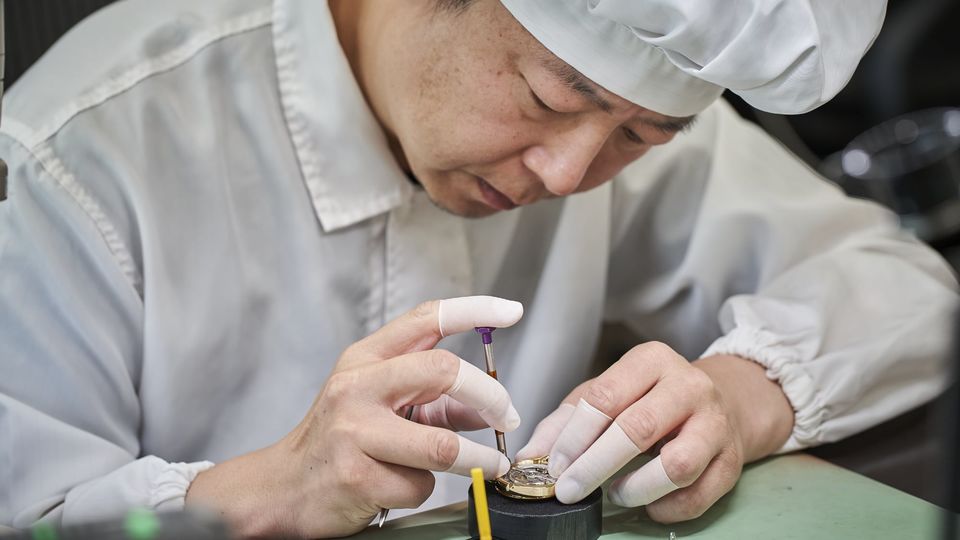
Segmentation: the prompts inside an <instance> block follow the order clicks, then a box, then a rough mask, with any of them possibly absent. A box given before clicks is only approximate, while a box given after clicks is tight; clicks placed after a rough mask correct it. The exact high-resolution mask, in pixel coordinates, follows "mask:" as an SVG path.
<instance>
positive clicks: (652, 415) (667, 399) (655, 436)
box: [617, 380, 703, 452]
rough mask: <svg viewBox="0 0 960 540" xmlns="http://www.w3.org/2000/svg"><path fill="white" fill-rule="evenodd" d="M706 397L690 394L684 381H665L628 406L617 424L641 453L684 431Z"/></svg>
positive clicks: (618, 418)
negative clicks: (684, 426)
mask: <svg viewBox="0 0 960 540" xmlns="http://www.w3.org/2000/svg"><path fill="white" fill-rule="evenodd" d="M702 399H703V398H702V396H701V395H699V394H697V393H695V392H689V391H687V385H686V384H685V383H684V382H683V381H667V380H665V381H663V382H662V383H661V384H658V385H657V386H655V387H654V388H653V389H652V390H650V391H649V392H647V394H646V395H645V396H643V397H642V398H640V399H639V400H638V401H637V402H636V403H634V404H633V405H630V406H629V407H627V409H626V410H624V411H623V412H622V413H620V416H618V417H617V423H618V424H620V427H621V428H622V429H623V431H624V432H625V433H626V434H627V436H628V437H630V439H631V440H632V441H633V443H634V444H635V445H636V446H637V448H639V449H640V451H641V452H646V451H647V450H648V449H649V448H650V447H651V446H653V445H654V444H656V443H657V441H659V440H660V439H663V438H664V437H666V436H667V435H669V434H670V433H671V432H672V431H674V430H676V429H678V428H681V430H682V426H683V425H684V423H685V422H686V421H687V420H688V419H689V418H691V417H692V416H693V415H694V413H695V412H696V410H697V407H698V406H700V405H701V403H700V402H701V400H702Z"/></svg>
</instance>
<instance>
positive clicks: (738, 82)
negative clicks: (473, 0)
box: [500, 0, 887, 116]
mask: <svg viewBox="0 0 960 540" xmlns="http://www.w3.org/2000/svg"><path fill="white" fill-rule="evenodd" d="M500 1H501V3H503V5H504V6H505V7H506V8H507V9H508V10H509V11H510V12H511V13H512V14H513V16H514V17H515V18H516V19H517V20H518V21H519V22H520V24H522V25H523V26H524V27H525V28H526V29H527V31H529V32H530V33H531V34H533V36H534V37H536V38H537V39H538V40H539V41H540V42H541V43H542V44H543V45H544V46H545V47H546V48H547V49H549V50H550V51H551V52H553V53H554V54H555V55H557V56H558V57H559V58H560V59H561V60H563V61H565V62H567V63H568V64H570V65H571V66H573V67H574V68H576V69H577V70H578V71H580V72H581V73H583V74H584V75H586V76H587V77H589V78H590V79H592V80H593V81H594V82H596V83H597V84H599V85H601V86H603V87H604V88H606V89H607V90H609V91H611V92H613V93H615V94H617V95H619V96H621V97H623V98H625V99H628V100H630V101H632V102H634V103H636V104H638V105H641V106H643V107H646V108H648V109H651V110H653V111H656V112H659V113H663V114H668V115H673V116H688V115H692V114H696V113H698V112H700V111H702V110H703V109H705V108H706V107H707V106H708V105H709V104H710V103H711V102H713V100H715V99H716V98H717V97H718V96H719V95H720V93H721V92H722V91H723V89H724V88H729V89H730V90H732V91H733V92H735V93H736V94H738V95H739V96H740V97H742V98H743V99H744V100H745V101H747V103H749V104H751V105H753V106H754V107H756V108H758V109H763V110H766V111H769V112H774V113H784V114H795V113H803V112H807V111H809V110H812V109H815V108H816V107H818V106H820V105H822V104H823V103H826V102H827V101H829V100H830V99H831V98H832V97H833V96H835V95H836V94H837V92H839V91H840V90H841V89H842V88H843V87H844V86H845V85H846V84H847V82H848V81H849V80H850V77H851V76H852V75H853V71H854V69H856V67H857V64H858V63H859V61H860V58H861V57H862V56H863V54H864V53H865V52H866V51H867V49H868V48H869V47H870V45H871V44H872V43H873V40H874V39H875V38H876V36H877V33H879V31H880V25H881V24H882V23H883V17H884V13H885V11H886V3H887V2H886V0H500Z"/></svg>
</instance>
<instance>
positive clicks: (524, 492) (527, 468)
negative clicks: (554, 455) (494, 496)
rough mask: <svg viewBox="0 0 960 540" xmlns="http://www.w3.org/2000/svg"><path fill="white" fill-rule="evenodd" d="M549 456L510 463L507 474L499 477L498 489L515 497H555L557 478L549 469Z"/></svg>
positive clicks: (531, 498) (532, 498)
mask: <svg viewBox="0 0 960 540" xmlns="http://www.w3.org/2000/svg"><path fill="white" fill-rule="evenodd" d="M549 459H550V458H549V457H547V456H544V457H540V458H534V459H524V460H521V461H518V462H516V463H514V464H512V465H510V470H509V471H507V474H505V475H503V476H501V477H499V478H497V479H496V480H495V484H496V486H497V491H499V492H500V493H501V494H503V495H505V496H507V497H510V498H513V499H525V500H539V499H549V498H550V497H553V494H554V491H553V488H554V486H555V485H556V483H557V479H556V478H554V477H552V476H550V473H549V472H548V471H547V465H548V464H549Z"/></svg>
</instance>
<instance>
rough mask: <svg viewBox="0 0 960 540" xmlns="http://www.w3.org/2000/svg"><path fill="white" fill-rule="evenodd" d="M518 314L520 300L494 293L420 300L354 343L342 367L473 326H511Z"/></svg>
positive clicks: (428, 344) (430, 343)
mask: <svg viewBox="0 0 960 540" xmlns="http://www.w3.org/2000/svg"><path fill="white" fill-rule="evenodd" d="M522 316H523V304H521V303H520V302H514V301H512V300H505V299H503V298H497V297H495V296H465V297H461V298H449V299H446V300H433V301H430V302H424V303H422V304H420V305H419V306H417V307H416V308H414V309H412V310H410V311H408V312H406V313H404V314H403V315H401V316H399V317H397V318H396V319H394V320H392V321H390V322H389V323H387V324H386V325H384V326H383V327H382V328H380V329H379V330H377V331H376V332H374V333H372V334H370V335H369V336H367V337H365V338H363V339H362V340H360V341H358V342H357V343H355V344H354V345H353V346H351V347H350V348H349V349H348V351H347V352H348V353H349V354H344V358H343V359H342V361H343V362H345V363H346V364H347V365H346V367H352V366H356V365H361V364H365V363H369V362H372V361H377V360H384V359H387V358H392V357H394V356H399V355H402V354H407V353H411V352H416V351H425V350H427V349H432V348H433V347H435V346H436V345H437V343H438V342H439V341H440V340H441V339H442V338H443V337H445V336H450V335H453V334H456V333H459V332H465V331H467V330H473V328H474V327H476V326H491V327H495V328H504V327H507V326H513V325H514V324H516V322H517V321H519V320H520V317H522Z"/></svg>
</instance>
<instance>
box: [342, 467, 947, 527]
mask: <svg viewBox="0 0 960 540" xmlns="http://www.w3.org/2000/svg"><path fill="white" fill-rule="evenodd" d="M639 464H640V462H634V463H631V465H630V466H628V467H627V468H628V469H629V468H633V467H636V466H638V465H639ZM604 487H606V486H604ZM603 507H604V512H603V536H601V538H604V539H610V540H613V539H622V540H626V539H639V538H656V539H659V540H665V539H667V538H669V536H670V532H671V531H672V532H674V533H676V536H677V538H678V539H684V538H709V539H710V540H722V539H737V540H741V539H744V538H757V539H762V540H772V539H789V538H796V539H803V540H808V539H812V538H844V539H847V538H869V539H873V540H882V539H885V538H890V539H896V540H907V539H911V540H912V539H935V538H939V537H938V536H937V535H938V534H939V533H940V524H941V519H942V517H943V516H942V513H941V512H942V511H941V510H940V509H939V508H938V507H937V506H934V505H932V504H930V503H927V502H926V501H923V500H922V499H918V498H916V497H914V496H912V495H908V494H906V493H903V492H901V491H897V490H896V489H893V488H891V487H889V486H885V485H883V484H881V483H879V482H875V481H873V480H870V479H869V478H866V477H864V476H860V475H859V474H856V473H853V472H850V471H848V470H846V469H842V468H840V467H836V466H834V465H831V464H829V463H827V462H825V461H823V460H820V459H818V458H815V457H812V456H809V455H806V454H794V455H788V456H780V457H776V458H771V459H767V460H764V461H761V462H758V463H755V464H752V465H749V466H747V467H746V468H745V469H744V472H743V476H742V477H741V478H740V482H739V483H738V484H737V487H736V488H734V490H733V491H732V492H730V493H728V494H727V495H726V496H724V497H723V498H722V499H720V500H719V501H718V502H717V503H716V504H715V505H714V506H713V507H712V508H711V509H710V510H708V511H707V512H706V513H705V514H704V515H703V516H701V517H700V518H698V519H695V520H692V521H688V522H684V523H677V524H673V525H660V524H658V523H654V522H653V521H650V519H649V518H647V516H646V514H645V513H644V512H643V511H642V510H639V509H635V508H633V509H631V508H621V507H619V506H615V505H614V504H612V503H611V502H610V501H609V500H608V499H607V498H606V497H604V501H603ZM466 520H467V511H466V502H462V503H457V504H452V505H449V506H445V507H442V508H437V509H434V510H430V511H428V512H423V513H421V514H416V515H412V516H407V517H403V518H400V519H397V520H394V521H390V522H388V523H386V524H384V526H383V529H377V528H376V527H375V526H374V527H368V528H367V529H366V530H365V531H363V532H362V533H360V534H359V535H357V536H356V538H360V539H379V538H390V539H395V540H406V539H409V540H415V539H416V540H432V539H435V540H446V539H454V538H456V539H461V540H462V539H463V538H466V537H467V523H466ZM493 533H494V535H496V533H497V531H493Z"/></svg>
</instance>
